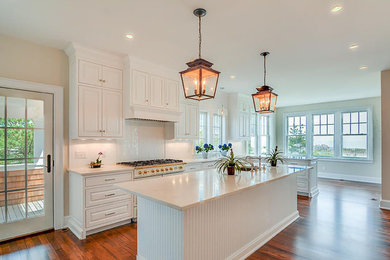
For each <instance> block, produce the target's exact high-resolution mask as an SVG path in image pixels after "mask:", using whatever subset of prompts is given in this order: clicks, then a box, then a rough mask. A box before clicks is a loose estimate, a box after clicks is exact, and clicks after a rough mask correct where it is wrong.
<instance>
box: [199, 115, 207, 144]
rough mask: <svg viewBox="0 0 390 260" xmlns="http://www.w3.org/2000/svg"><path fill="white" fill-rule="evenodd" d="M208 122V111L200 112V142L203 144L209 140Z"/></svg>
mask: <svg viewBox="0 0 390 260" xmlns="http://www.w3.org/2000/svg"><path fill="white" fill-rule="evenodd" d="M207 122H208V116H207V113H206V112H200V113H199V144H200V145H203V144H205V143H207V142H208V140H207V129H208V127H207V125H208V124H207Z"/></svg>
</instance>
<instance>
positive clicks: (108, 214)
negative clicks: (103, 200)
mask: <svg viewBox="0 0 390 260" xmlns="http://www.w3.org/2000/svg"><path fill="white" fill-rule="evenodd" d="M105 215H106V216H112V215H115V211H114V212H110V213H106V214H105Z"/></svg>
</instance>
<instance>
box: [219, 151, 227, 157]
mask: <svg viewBox="0 0 390 260" xmlns="http://www.w3.org/2000/svg"><path fill="white" fill-rule="evenodd" d="M227 152H228V151H220V153H221V155H222V156H225V157H226V156H227Z"/></svg>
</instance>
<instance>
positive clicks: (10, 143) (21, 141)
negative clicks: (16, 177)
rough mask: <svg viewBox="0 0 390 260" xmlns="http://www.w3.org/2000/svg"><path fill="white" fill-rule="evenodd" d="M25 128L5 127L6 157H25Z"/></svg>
mask: <svg viewBox="0 0 390 260" xmlns="http://www.w3.org/2000/svg"><path fill="white" fill-rule="evenodd" d="M25 133H26V130H25V129H7V159H20V158H25V150H26V149H25V138H26V137H25Z"/></svg>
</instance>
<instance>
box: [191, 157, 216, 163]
mask: <svg viewBox="0 0 390 260" xmlns="http://www.w3.org/2000/svg"><path fill="white" fill-rule="evenodd" d="M218 159H220V158H217V157H214V158H208V159H201V158H196V159H183V162H185V163H202V162H213V161H216V160H218Z"/></svg>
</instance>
